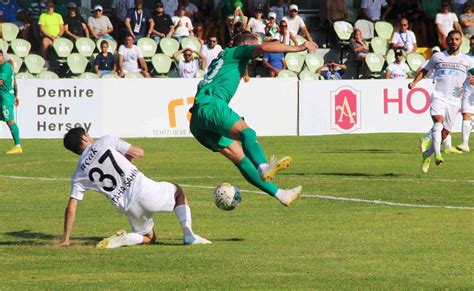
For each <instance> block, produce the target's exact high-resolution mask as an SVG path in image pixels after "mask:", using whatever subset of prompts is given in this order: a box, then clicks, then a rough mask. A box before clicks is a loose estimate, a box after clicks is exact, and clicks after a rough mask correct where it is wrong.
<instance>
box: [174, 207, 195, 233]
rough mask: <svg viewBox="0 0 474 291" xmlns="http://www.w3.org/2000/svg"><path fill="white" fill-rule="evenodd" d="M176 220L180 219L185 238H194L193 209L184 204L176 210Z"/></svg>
mask: <svg viewBox="0 0 474 291" xmlns="http://www.w3.org/2000/svg"><path fill="white" fill-rule="evenodd" d="M174 213H175V214H176V218H178V220H179V223H180V224H181V228H182V229H183V235H184V236H194V232H193V229H192V227H191V225H192V219H191V208H189V206H188V205H186V204H182V205H178V206H176V207H175V208H174Z"/></svg>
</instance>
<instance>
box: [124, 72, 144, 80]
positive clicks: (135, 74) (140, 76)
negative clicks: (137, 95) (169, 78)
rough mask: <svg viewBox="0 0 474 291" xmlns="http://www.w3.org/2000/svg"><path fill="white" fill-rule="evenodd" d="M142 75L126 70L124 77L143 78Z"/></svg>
mask: <svg viewBox="0 0 474 291" xmlns="http://www.w3.org/2000/svg"><path fill="white" fill-rule="evenodd" d="M143 78H145V77H143V75H142V74H141V73H137V72H128V73H126V74H125V79H143Z"/></svg>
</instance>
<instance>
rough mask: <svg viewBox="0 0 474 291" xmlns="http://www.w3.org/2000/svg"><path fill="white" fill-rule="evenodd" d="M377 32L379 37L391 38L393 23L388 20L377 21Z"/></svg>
mask: <svg viewBox="0 0 474 291" xmlns="http://www.w3.org/2000/svg"><path fill="white" fill-rule="evenodd" d="M375 32H376V33H377V36H378V37H381V38H385V39H386V40H390V39H391V38H392V34H393V25H392V24H391V23H390V22H386V21H377V22H376V23H375Z"/></svg>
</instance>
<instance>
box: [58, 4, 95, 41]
mask: <svg viewBox="0 0 474 291" xmlns="http://www.w3.org/2000/svg"><path fill="white" fill-rule="evenodd" d="M67 9H68V15H67V16H66V17H65V18H64V35H65V36H66V37H67V38H69V39H70V40H72V41H75V40H77V39H79V38H81V37H87V38H89V30H88V29H87V25H86V23H85V22H84V19H83V18H82V17H81V15H79V13H78V10H77V6H76V3H74V2H69V4H68V5H67Z"/></svg>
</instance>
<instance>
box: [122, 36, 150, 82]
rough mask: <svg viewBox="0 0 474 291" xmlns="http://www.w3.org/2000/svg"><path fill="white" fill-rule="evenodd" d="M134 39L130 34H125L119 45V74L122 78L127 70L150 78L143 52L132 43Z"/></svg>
mask: <svg viewBox="0 0 474 291" xmlns="http://www.w3.org/2000/svg"><path fill="white" fill-rule="evenodd" d="M134 40H135V39H134V37H133V36H132V35H127V36H125V43H124V44H123V45H121V46H120V47H119V51H118V69H119V76H120V77H122V78H123V77H125V75H126V74H127V73H128V72H136V73H141V74H142V75H143V76H144V77H145V78H150V73H148V67H147V64H146V62H145V59H144V58H143V52H142V51H141V49H140V48H139V47H138V46H136V45H134V44H133V42H134ZM139 65H140V66H139Z"/></svg>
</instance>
